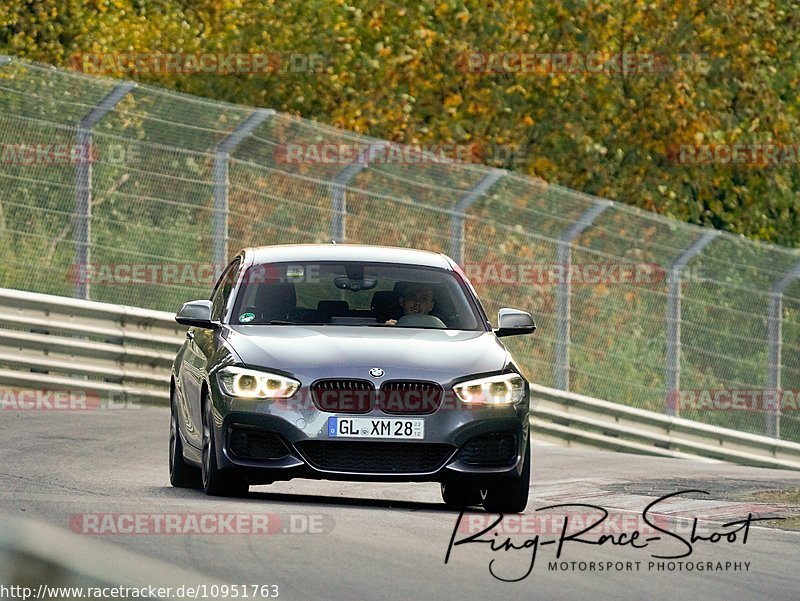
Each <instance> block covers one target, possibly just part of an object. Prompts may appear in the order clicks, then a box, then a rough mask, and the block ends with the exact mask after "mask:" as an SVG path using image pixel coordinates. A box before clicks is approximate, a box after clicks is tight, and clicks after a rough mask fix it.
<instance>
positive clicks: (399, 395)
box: [378, 381, 444, 415]
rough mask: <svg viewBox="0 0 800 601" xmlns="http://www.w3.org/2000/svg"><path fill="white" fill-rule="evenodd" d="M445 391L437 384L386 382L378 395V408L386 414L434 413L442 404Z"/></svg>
mask: <svg viewBox="0 0 800 601" xmlns="http://www.w3.org/2000/svg"><path fill="white" fill-rule="evenodd" d="M443 396H444V390H443V389H442V387H441V386H439V384H436V383H435V382H415V381H390V382H384V384H383V386H381V391H380V394H379V395H378V406H379V407H380V409H381V410H382V411H383V412H384V413H390V414H395V415H398V414H424V413H433V412H434V411H436V410H437V409H438V408H439V405H441V403H442V397H443Z"/></svg>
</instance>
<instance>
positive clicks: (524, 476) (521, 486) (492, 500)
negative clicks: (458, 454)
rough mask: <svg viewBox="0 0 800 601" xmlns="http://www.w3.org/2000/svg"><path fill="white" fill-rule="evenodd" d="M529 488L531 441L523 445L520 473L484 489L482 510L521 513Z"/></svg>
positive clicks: (526, 502)
mask: <svg viewBox="0 0 800 601" xmlns="http://www.w3.org/2000/svg"><path fill="white" fill-rule="evenodd" d="M530 486H531V440H530V438H528V444H527V445H525V464H524V465H523V467H522V473H521V474H520V475H519V476H517V477H516V478H512V479H510V480H504V481H503V480H500V481H497V482H496V483H494V484H492V485H491V486H489V487H488V488H487V489H486V496H485V497H484V499H483V508H484V509H485V510H486V511H488V512H490V513H522V512H523V511H525V507H526V506H527V505H528V493H529V492H530Z"/></svg>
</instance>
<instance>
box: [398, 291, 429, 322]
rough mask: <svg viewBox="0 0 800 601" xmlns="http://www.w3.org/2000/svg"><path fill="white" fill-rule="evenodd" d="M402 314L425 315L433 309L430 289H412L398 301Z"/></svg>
mask: <svg viewBox="0 0 800 601" xmlns="http://www.w3.org/2000/svg"><path fill="white" fill-rule="evenodd" d="M400 306H401V307H403V313H405V314H406V315H411V314H412V313H421V314H423V315H427V314H428V313H430V312H431V309H433V290H431V289H430V288H412V289H411V290H409V291H408V292H407V293H406V294H405V295H404V296H403V298H401V299H400Z"/></svg>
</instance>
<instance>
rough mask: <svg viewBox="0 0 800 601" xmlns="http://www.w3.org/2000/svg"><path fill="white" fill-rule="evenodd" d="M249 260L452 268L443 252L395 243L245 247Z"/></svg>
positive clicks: (245, 254)
mask: <svg viewBox="0 0 800 601" xmlns="http://www.w3.org/2000/svg"><path fill="white" fill-rule="evenodd" d="M240 254H243V255H244V257H245V260H246V261H251V262H252V263H254V264H261V263H288V262H291V261H302V262H306V261H320V262H322V261H365V262H370V263H398V264H403V265H419V266H423V267H438V268H440V269H449V270H452V265H451V263H450V260H449V259H448V258H447V257H446V256H445V255H443V254H441V253H435V252H430V251H427V250H416V249H412V248H400V247H396V246H371V245H366V244H283V245H275V246H259V247H253V248H245V249H243V250H242V251H241V253H240Z"/></svg>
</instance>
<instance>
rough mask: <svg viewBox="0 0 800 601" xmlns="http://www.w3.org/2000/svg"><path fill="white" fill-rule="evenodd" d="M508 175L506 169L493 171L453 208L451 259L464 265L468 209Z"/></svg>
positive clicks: (451, 219)
mask: <svg viewBox="0 0 800 601" xmlns="http://www.w3.org/2000/svg"><path fill="white" fill-rule="evenodd" d="M505 174H506V171H505V169H492V170H491V171H489V173H487V174H486V175H484V176H483V177H482V178H481V180H480V181H479V182H478V183H477V184H475V185H474V186H473V187H472V188H470V190H469V191H467V193H466V194H465V195H464V196H463V197H461V200H459V201H458V202H457V203H456V205H455V206H454V207H453V213H452V215H451V217H450V258H451V259H453V260H454V261H455V262H456V263H458V264H459V265H461V266H462V267H463V265H464V218H465V216H466V214H467V209H468V208H470V206H472V204H473V203H474V202H475V201H476V200H478V198H480V197H481V196H482V195H483V194H486V192H487V191H488V190H489V189H490V188H491V187H492V186H494V184H495V183H496V182H497V180H499V179H500V178H501V177H503V176H504V175H505Z"/></svg>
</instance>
